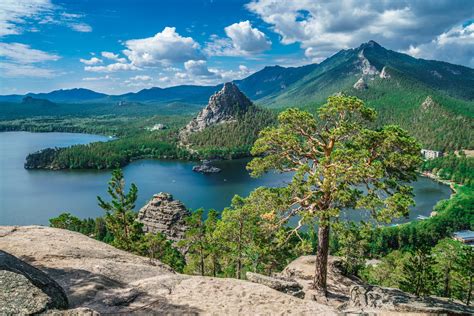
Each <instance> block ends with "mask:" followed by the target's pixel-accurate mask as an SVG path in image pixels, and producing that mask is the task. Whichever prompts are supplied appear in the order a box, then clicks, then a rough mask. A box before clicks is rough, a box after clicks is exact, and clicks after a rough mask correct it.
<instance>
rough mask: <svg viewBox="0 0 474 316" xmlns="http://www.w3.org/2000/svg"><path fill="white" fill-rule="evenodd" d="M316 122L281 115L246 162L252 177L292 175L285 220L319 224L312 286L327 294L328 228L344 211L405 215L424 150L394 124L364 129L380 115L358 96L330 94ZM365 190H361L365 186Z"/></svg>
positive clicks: (293, 113) (292, 112)
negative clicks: (410, 183) (273, 173)
mask: <svg viewBox="0 0 474 316" xmlns="http://www.w3.org/2000/svg"><path fill="white" fill-rule="evenodd" d="M318 113H319V117H318V118H315V117H314V116H313V115H311V114H310V113H308V112H305V111H301V110H298V109H289V110H286V111H284V112H282V113H280V115H279V116H278V126H276V127H269V128H266V129H264V130H263V131H262V132H261V133H260V136H259V138H258V139H257V141H256V142H255V144H254V146H253V148H252V154H253V155H255V156H257V158H254V159H253V160H252V161H251V162H250V163H249V165H248V168H249V169H250V170H251V171H252V175H253V176H260V175H262V174H263V173H265V172H267V171H269V170H278V171H280V172H294V176H293V179H292V181H291V183H290V184H288V185H287V186H286V187H284V188H280V190H279V196H280V197H281V198H280V201H282V203H283V205H284V206H285V207H284V209H285V211H284V212H283V215H282V218H283V220H284V221H285V220H289V219H290V218H292V217H295V216H298V217H299V225H297V227H296V230H297V229H299V228H301V227H302V226H303V225H304V224H309V225H314V224H315V222H317V223H318V249H317V254H316V273H315V278H314V286H315V288H316V289H317V290H319V291H321V292H323V293H324V294H326V291H327V286H326V278H327V261H328V252H329V233H330V225H331V222H332V221H333V219H334V218H336V217H338V215H339V213H340V211H341V209H343V208H361V209H368V210H370V211H371V214H372V215H373V216H374V218H376V219H377V220H379V221H384V222H389V221H390V220H391V219H392V218H395V217H399V216H403V215H407V214H408V212H409V206H410V205H413V204H414V201H413V198H412V189H411V187H409V186H407V185H403V184H401V183H402V182H405V181H411V180H413V179H415V178H416V172H415V171H416V167H417V166H418V165H419V163H420V162H421V158H420V146H419V145H418V143H417V142H416V141H415V139H413V138H412V137H410V136H409V134H408V133H407V132H406V131H404V130H402V129H401V128H399V127H397V126H385V127H383V128H380V129H377V130H371V129H368V128H366V127H365V126H366V124H367V123H369V122H371V121H373V120H374V119H375V116H376V114H375V111H374V110H373V109H370V108H368V107H366V106H365V105H364V103H363V102H362V101H361V100H359V99H357V98H354V97H346V96H341V95H339V96H332V97H329V98H328V102H327V103H326V104H325V105H324V106H322V107H321V108H319V109H318ZM361 186H363V187H364V190H363V189H362V188H361Z"/></svg>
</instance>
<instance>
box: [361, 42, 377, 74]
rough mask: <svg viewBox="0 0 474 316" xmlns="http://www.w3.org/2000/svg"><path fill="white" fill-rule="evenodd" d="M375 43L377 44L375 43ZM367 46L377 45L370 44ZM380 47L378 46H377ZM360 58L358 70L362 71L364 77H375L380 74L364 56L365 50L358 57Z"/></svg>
mask: <svg viewBox="0 0 474 316" xmlns="http://www.w3.org/2000/svg"><path fill="white" fill-rule="evenodd" d="M373 43H375V42H373ZM367 45H375V44H372V43H371V42H369V43H368V44H367ZM376 45H378V44H376ZM357 57H358V58H359V65H358V68H359V70H360V71H361V73H362V75H364V76H375V75H377V74H378V73H379V71H378V70H377V68H375V67H374V66H373V65H372V64H371V63H370V61H369V60H368V59H367V58H366V57H365V56H364V50H361V51H360V52H359V54H358V55H357Z"/></svg>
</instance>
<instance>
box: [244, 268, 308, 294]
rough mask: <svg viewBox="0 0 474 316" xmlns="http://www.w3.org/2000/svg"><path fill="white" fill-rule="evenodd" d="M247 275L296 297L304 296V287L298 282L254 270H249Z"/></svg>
mask: <svg viewBox="0 0 474 316" xmlns="http://www.w3.org/2000/svg"><path fill="white" fill-rule="evenodd" d="M246 277H247V280H248V281H250V282H254V283H258V284H262V285H265V286H268V287H269V288H272V289H274V290H277V291H279V292H283V293H286V294H289V295H293V296H295V297H299V298H304V292H303V287H302V286H301V285H300V284H299V283H298V282H295V281H291V280H283V279H280V278H275V277H269V276H266V275H262V274H258V273H254V272H247V273H246Z"/></svg>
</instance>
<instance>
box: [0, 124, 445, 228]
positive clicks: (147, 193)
mask: <svg viewBox="0 0 474 316" xmlns="http://www.w3.org/2000/svg"><path fill="white" fill-rule="evenodd" d="M107 140H108V138H107V137H105V136H97V135H87V134H71V133H28V132H4V133H0V225H30V224H43V225H47V224H48V219H49V218H51V217H54V216H57V215H58V214H60V213H62V212H64V211H68V212H70V213H72V214H74V215H76V216H78V217H81V218H84V217H97V216H100V215H102V214H103V212H102V211H101V209H100V208H99V207H98V206H97V199H96V196H97V195H101V196H104V197H105V196H106V190H107V181H108V180H109V178H110V171H95V170H86V171H82V170H81V171H75V170H73V171H71V170H61V171H49V170H25V169H24V168H23V164H24V161H25V157H26V156H27V155H28V153H31V152H34V151H37V150H40V149H42V148H47V147H55V146H57V147H63V146H70V145H74V144H85V143H90V142H95V141H107ZM247 161H248V160H234V161H218V162H216V163H215V165H216V166H218V167H220V168H222V172H220V173H217V174H207V175H205V174H200V173H195V172H193V171H192V170H191V169H192V166H193V165H194V163H192V162H182V161H159V160H139V161H135V162H133V163H131V164H130V165H128V166H126V167H124V173H125V179H126V181H127V182H128V183H131V182H134V183H135V184H136V185H137V186H138V190H139V191H138V196H139V197H138V201H137V209H139V208H140V207H141V206H142V205H144V204H145V203H146V202H147V201H148V200H149V199H150V198H151V197H152V196H153V194H155V193H158V192H169V193H171V194H173V196H174V197H175V198H176V199H179V200H181V201H182V202H183V203H184V204H185V205H186V206H187V207H188V208H191V209H197V208H200V207H203V208H205V209H210V208H215V209H217V210H222V209H223V208H224V207H226V206H228V205H229V204H230V201H231V199H232V197H233V196H234V194H239V195H243V196H245V195H247V194H248V193H249V192H251V191H252V190H253V189H254V188H256V187H259V186H279V185H282V184H284V182H285V181H289V180H290V177H289V175H282V174H276V173H272V174H268V175H265V176H263V177H262V178H258V179H253V178H251V177H250V176H249V174H248V172H247V171H246V169H245V165H246V163H247ZM413 187H414V191H415V194H416V197H415V200H416V204H417V205H416V206H415V207H414V208H413V210H412V212H411V214H410V219H411V220H412V219H416V217H417V216H418V215H425V216H429V214H430V212H431V210H432V208H433V206H434V205H435V204H436V203H437V202H438V201H439V200H442V199H446V198H448V197H449V195H450V193H451V191H450V189H449V187H447V186H445V185H443V184H439V183H437V182H434V181H432V180H430V179H428V178H422V177H421V178H419V179H418V181H417V182H415V183H413Z"/></svg>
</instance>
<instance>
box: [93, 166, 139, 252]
mask: <svg viewBox="0 0 474 316" xmlns="http://www.w3.org/2000/svg"><path fill="white" fill-rule="evenodd" d="M107 192H108V194H109V196H110V197H111V201H110V202H106V201H104V200H103V199H102V198H101V197H100V196H98V197H97V200H98V202H99V206H100V207H101V208H102V209H103V210H104V211H105V212H106V213H105V223H106V225H107V229H108V230H109V231H110V232H111V233H112V235H113V236H114V240H113V242H112V244H113V245H114V246H116V247H117V248H120V249H123V250H128V251H133V250H134V247H135V246H136V245H135V243H136V242H138V241H139V240H140V238H141V236H142V235H143V232H142V225H141V224H140V223H139V222H137V221H136V220H135V218H136V213H135V212H134V211H133V209H134V208H135V202H136V200H137V194H138V189H137V186H136V185H135V184H134V183H132V184H131V185H130V190H129V191H128V193H126V192H125V179H124V177H123V172H122V170H121V169H116V170H114V171H113V172H112V178H111V180H110V181H109V186H108V189H107Z"/></svg>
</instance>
